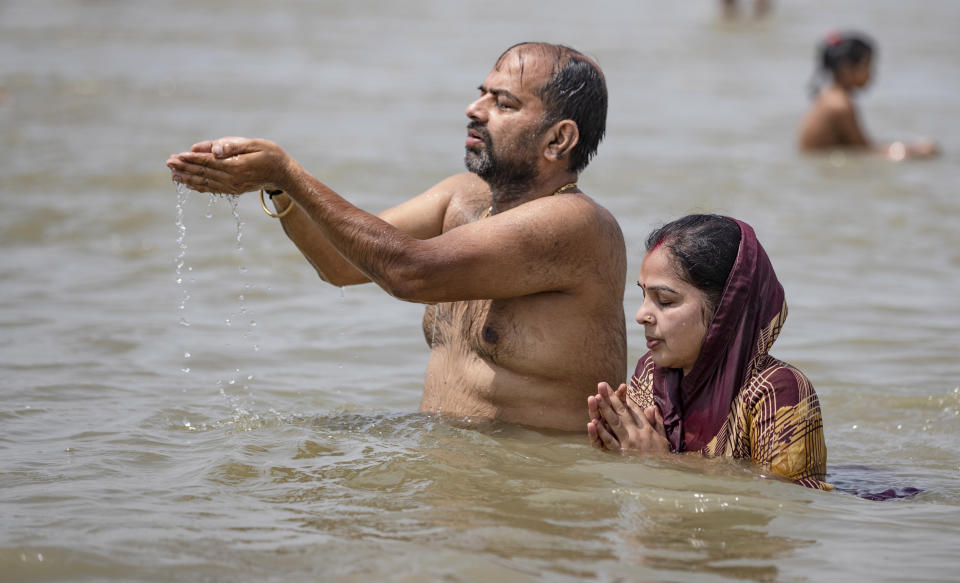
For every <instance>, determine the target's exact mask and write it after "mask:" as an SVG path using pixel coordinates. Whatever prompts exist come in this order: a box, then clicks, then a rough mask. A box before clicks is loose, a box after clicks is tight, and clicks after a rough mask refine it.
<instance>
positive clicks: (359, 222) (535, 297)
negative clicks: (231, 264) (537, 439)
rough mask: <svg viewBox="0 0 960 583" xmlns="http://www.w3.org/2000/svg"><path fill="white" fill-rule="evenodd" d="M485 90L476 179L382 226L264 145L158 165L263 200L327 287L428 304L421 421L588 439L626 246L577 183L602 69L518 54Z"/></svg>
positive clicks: (434, 193)
mask: <svg viewBox="0 0 960 583" xmlns="http://www.w3.org/2000/svg"><path fill="white" fill-rule="evenodd" d="M479 89H480V96H479V97H478V98H477V100H476V101H474V102H473V103H471V104H470V105H469V106H467V110H466V114H467V117H468V118H469V119H470V122H469V124H468V126H467V139H466V156H465V162H466V166H467V169H468V170H469V171H470V172H468V173H464V174H459V175H456V176H452V177H450V178H447V179H446V180H443V181H442V182H440V183H439V184H437V185H435V186H434V187H432V188H430V189H429V190H427V191H426V192H424V193H422V194H420V195H418V196H416V197H414V198H412V199H410V200H408V201H406V202H404V203H402V204H400V205H398V206H396V207H393V208H391V209H388V210H386V211H384V212H382V213H380V215H378V216H374V215H371V214H368V213H366V212H364V211H362V210H360V209H358V208H356V207H355V206H353V205H352V204H350V203H349V202H347V201H346V200H345V199H344V198H342V197H341V196H339V195H338V194H337V193H335V192H334V191H333V190H331V189H330V188H329V187H328V186H326V185H325V184H323V183H322V182H320V181H319V180H317V179H316V178H314V177H313V176H311V175H310V174H309V173H307V172H306V171H305V170H304V169H303V168H302V167H301V166H300V165H299V164H298V163H297V162H296V161H295V160H293V159H292V158H291V157H289V156H288V155H287V154H286V153H285V152H284V151H283V150H282V149H281V148H280V147H279V146H277V145H276V144H274V143H272V142H269V141H266V140H247V139H243V138H223V139H220V140H215V141H207V142H201V143H199V144H196V145H194V146H193V148H192V149H191V151H190V152H184V153H181V154H177V155H174V156H171V158H170V159H169V160H168V161H167V166H169V167H170V169H171V171H172V174H173V179H174V181H176V182H180V183H183V184H185V185H187V186H188V187H190V188H193V189H195V190H199V191H203V192H221V193H232V194H239V193H242V192H249V191H254V190H258V189H261V188H264V189H266V190H267V191H268V192H270V193H271V198H272V199H273V203H274V205H275V207H276V210H277V215H283V218H282V219H281V221H282V224H283V228H284V231H285V232H286V233H287V235H288V236H289V237H290V239H291V240H293V242H294V243H295V244H296V245H297V247H298V248H299V249H300V250H301V252H302V253H303V254H304V256H305V257H306V258H307V260H308V261H309V262H310V263H311V264H312V265H313V266H314V268H316V270H317V272H318V273H319V274H320V277H321V278H322V279H323V280H324V281H327V282H329V283H331V284H333V285H337V286H341V285H349V284H357V283H363V282H368V281H372V282H374V283H376V284H377V285H379V286H380V287H382V288H383V289H384V290H385V291H386V292H387V293H389V294H390V295H392V296H394V297H396V298H398V299H401V300H405V301H410V302H420V303H424V304H429V305H428V306H427V308H426V313H425V314H424V320H423V330H424V335H425V336H426V340H427V343H428V344H429V346H430V348H431V353H430V360H429V363H428V364H427V371H426V379H425V381H424V388H423V399H422V401H421V404H420V409H421V410H422V411H428V412H435V413H442V414H444V415H449V416H454V417H470V418H472V419H495V420H500V421H505V422H509V423H519V424H523V425H529V426H533V427H539V428H547V429H561V430H569V431H582V429H583V426H584V424H585V423H586V421H587V417H586V413H585V408H584V406H583V403H584V402H585V401H586V398H587V396H588V395H591V394H593V392H594V391H595V388H596V386H597V383H598V382H599V381H607V380H609V379H613V380H614V381H615V384H619V383H620V382H623V380H624V377H625V372H626V332H625V325H624V315H623V292H624V285H625V281H626V249H625V246H624V241H623V235H622V233H621V231H620V227H619V226H618V225H617V222H616V220H615V219H614V218H613V216H612V215H611V214H610V213H609V212H608V211H607V210H606V209H604V208H603V207H601V206H600V205H598V204H597V203H596V202H594V201H593V200H592V199H590V198H589V197H587V196H586V195H585V194H583V192H582V191H581V190H580V189H579V188H578V187H577V184H576V181H577V176H578V174H579V173H580V171H582V170H583V168H585V167H586V165H587V163H588V162H589V160H590V158H591V157H592V156H593V155H594V154H595V153H596V149H597V145H598V144H599V142H600V140H601V139H602V137H603V134H604V131H605V125H606V112H607V91H606V84H605V81H604V77H603V73H602V72H601V71H600V68H599V67H598V66H597V64H596V63H594V62H593V61H592V60H590V59H589V58H587V57H585V56H584V55H582V54H581V53H579V52H577V51H575V50H573V49H570V48H568V47H564V46H558V45H550V44H544V43H522V44H519V45H516V46H514V47H511V48H510V49H508V50H507V51H506V52H504V53H503V54H502V55H501V56H500V58H499V59H498V60H497V63H496V65H495V66H494V68H493V71H491V72H490V74H489V75H488V76H487V78H486V80H485V81H484V82H483V84H482V85H481V86H480V88H479ZM277 191H282V192H279V193H278V192H277ZM261 196H262V192H261ZM264 208H265V209H266V207H264Z"/></svg>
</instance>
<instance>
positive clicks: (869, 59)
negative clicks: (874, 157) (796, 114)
mask: <svg viewBox="0 0 960 583" xmlns="http://www.w3.org/2000/svg"><path fill="white" fill-rule="evenodd" d="M818 54H819V67H818V69H817V72H816V73H815V80H814V82H813V95H814V103H813V107H812V108H811V109H810V112H809V113H808V114H807V117H806V119H804V121H803V125H802V127H801V129H800V148H801V149H802V150H805V151H808V152H812V151H817V150H827V149H832V148H854V149H860V150H864V151H874V152H878V153H880V154H883V155H885V156H887V157H888V158H890V159H891V160H903V159H904V158H911V157H923V156H932V155H935V154H936V153H937V147H936V145H935V144H934V143H933V142H931V141H929V140H921V141H917V142H915V143H905V142H893V143H892V144H878V143H875V142H873V141H871V140H870V139H869V138H868V137H867V136H866V135H865V134H864V132H863V130H862V129H861V128H860V123H859V122H858V121H857V110H856V107H855V105H854V103H853V94H854V92H855V91H857V90H859V89H862V88H863V87H865V86H866V85H867V84H868V83H869V82H870V77H871V74H872V69H871V67H872V65H873V55H874V50H873V44H872V43H871V42H870V40H869V39H868V38H867V37H865V36H863V35H860V34H857V33H847V34H840V33H831V34H829V35H827V38H826V39H825V40H824V41H823V42H822V43H821V45H820V48H819V49H818ZM820 79H822V80H824V81H825V84H824V86H823V87H821V85H820V83H818V82H817V81H818V80H820Z"/></svg>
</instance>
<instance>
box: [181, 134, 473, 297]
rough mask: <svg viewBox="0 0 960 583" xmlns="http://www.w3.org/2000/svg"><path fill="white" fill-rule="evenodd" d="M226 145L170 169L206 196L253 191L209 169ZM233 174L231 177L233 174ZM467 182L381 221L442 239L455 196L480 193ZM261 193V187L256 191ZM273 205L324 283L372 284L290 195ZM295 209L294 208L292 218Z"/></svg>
mask: <svg viewBox="0 0 960 583" xmlns="http://www.w3.org/2000/svg"><path fill="white" fill-rule="evenodd" d="M225 140H229V141H230V142H233V143H235V144H236V146H238V147H241V148H243V147H244V146H243V143H244V142H247V141H249V140H243V139H242V138H226V139H225ZM225 140H216V141H214V140H208V141H205V142H200V143H197V144H194V145H193V147H192V148H191V150H190V153H191V154H193V155H187V154H181V155H175V156H171V157H170V159H169V160H168V161H167V165H168V166H169V167H170V169H171V170H172V171H173V174H174V177H175V179H176V178H178V177H179V178H181V179H182V180H181V181H182V182H184V183H185V184H187V185H188V186H190V187H191V188H195V189H196V190H200V191H206V192H230V193H232V194H239V193H240V192H246V191H247V190H240V189H243V188H245V187H246V186H247V185H245V184H238V183H236V181H235V179H234V178H233V177H230V176H228V175H227V174H223V175H220V174H219V173H217V172H216V171H215V169H214V168H212V167H209V166H210V165H209V163H208V162H207V161H205V160H204V157H210V156H213V157H214V158H216V157H217V156H216V155H215V154H213V147H214V145H216V144H218V143H219V144H222V143H224V141H225ZM218 151H219V152H220V157H221V158H222V157H223V156H224V153H223V149H222V148H219V149H218ZM228 151H229V149H228ZM234 155H237V154H230V156H234ZM195 166H200V167H201V168H196V167H195ZM227 166H230V164H229V163H228V164H227ZM198 171H209V173H210V174H209V176H207V178H206V182H203V183H199V184H198V183H196V182H194V181H195V180H196V179H197V178H198V176H197V174H196V173H197V172H198ZM227 173H229V168H228V169H227ZM461 182H464V179H463V177H458V176H454V177H451V178H448V179H446V180H444V181H441V182H440V183H439V184H437V185H435V186H433V187H432V188H430V189H429V190H427V191H426V192H423V193H422V194H420V195H418V196H415V197H414V198H412V199H410V200H408V201H406V202H404V203H401V204H399V205H397V206H395V207H392V208H390V209H387V210H385V211H383V212H381V213H380V214H379V215H377V216H378V217H380V218H381V219H383V220H384V221H386V222H387V223H389V224H391V225H393V226H394V227H396V228H398V229H400V230H401V231H404V232H406V233H407V234H409V235H411V236H412V237H415V238H417V239H426V238H429V237H434V236H436V235H439V234H440V233H441V231H442V229H443V220H444V216H445V213H446V210H447V206H448V204H449V201H450V198H451V196H452V194H453V193H454V192H456V190H457V189H458V188H464V187H465V186H472V187H474V188H475V187H476V185H475V184H468V185H463V184H459V183H461ZM257 188H259V187H255V188H253V189H252V190H255V189H257ZM268 189H269V187H268ZM273 202H274V204H275V207H276V209H277V212H278V214H282V215H284V216H283V218H282V219H280V221H281V224H282V226H283V230H284V232H285V233H286V234H287V236H288V237H289V238H290V240H292V241H293V243H294V244H295V245H296V246H297V248H298V249H299V250H300V252H301V253H303V256H304V257H305V258H306V259H307V261H308V262H309V263H310V264H311V265H312V266H313V268H314V269H315V270H316V271H317V274H318V275H319V276H320V278H321V279H323V280H324V281H326V282H328V283H330V284H332V285H336V286H343V285H354V284H359V283H366V282H369V281H370V279H369V278H368V277H367V276H366V275H364V274H363V272H361V271H360V270H358V269H357V268H356V267H355V266H354V265H353V264H351V263H350V262H349V261H348V260H347V259H346V258H344V257H343V255H341V254H340V253H339V252H338V251H337V249H336V248H335V247H334V246H333V245H331V243H330V241H328V240H327V238H326V237H325V236H324V235H323V233H322V231H321V230H320V229H319V227H318V225H317V224H316V223H315V222H314V221H313V219H312V218H310V216H309V215H307V214H306V213H305V212H304V211H303V209H302V208H301V207H300V206H299V205H297V204H296V203H295V202H294V201H293V200H292V199H291V198H290V197H289V196H287V195H286V194H285V193H284V194H280V195H276V196H274V197H273ZM290 205H292V206H293V208H290V209H289V212H286V211H287V210H288V207H289V206H290Z"/></svg>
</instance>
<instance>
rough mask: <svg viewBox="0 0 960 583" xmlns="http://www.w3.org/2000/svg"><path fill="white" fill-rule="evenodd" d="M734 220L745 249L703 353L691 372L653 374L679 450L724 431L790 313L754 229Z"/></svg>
mask: <svg viewBox="0 0 960 583" xmlns="http://www.w3.org/2000/svg"><path fill="white" fill-rule="evenodd" d="M732 220H734V221H735V222H736V223H737V224H738V225H739V226H740V233H741V237H740V248H739V250H738V251H737V259H736V261H735V262H734V264H733V268H732V269H731V270H730V275H729V276H728V277H727V281H726V284H724V289H723V296H722V297H721V299H720V302H719V304H718V305H717V310H716V313H715V314H714V316H713V320H712V321H711V323H710V326H709V328H707V334H706V336H705V337H704V341H703V346H702V347H701V348H700V356H698V357H697V361H696V362H695V363H694V365H693V368H692V369H690V374H689V375H687V376H684V375H683V371H682V370H681V369H670V368H661V367H656V368H655V369H654V373H653V391H652V392H653V399H654V402H655V403H656V404H657V406H658V407H659V408H660V411H661V412H662V413H663V421H664V426H665V427H666V430H667V438H668V439H669V440H670V445H671V447H672V448H673V450H674V451H676V452H681V451H699V450H701V449H703V448H704V447H705V446H706V445H707V444H708V443H710V440H711V439H713V437H714V436H715V435H716V434H717V433H718V432H719V431H720V429H721V428H722V426H723V424H724V422H725V421H726V419H727V416H728V415H729V414H730V407H731V404H732V403H733V400H734V398H735V397H736V396H737V393H739V392H740V390H741V389H742V388H743V386H744V384H745V382H747V381H749V379H750V377H751V376H752V373H753V372H754V369H755V368H756V365H757V362H758V360H759V359H760V357H762V356H763V355H765V354H766V353H767V352H768V351H769V350H770V347H771V346H772V345H773V342H774V341H775V340H776V338H777V335H779V333H780V328H781V327H782V325H783V322H784V320H786V317H787V304H786V302H785V301H784V294H783V286H781V285H780V282H779V281H778V280H777V275H776V273H774V271H773V265H771V264H770V259H769V258H768V257H767V254H766V252H765V251H764V250H763V247H762V246H761V245H760V242H759V241H757V237H756V234H755V233H754V232H753V228H751V227H750V225H748V224H746V223H744V222H742V221H738V220H736V219H732ZM641 361H642V359H641ZM639 372H640V371H639V370H638V371H637V373H638V374H639Z"/></svg>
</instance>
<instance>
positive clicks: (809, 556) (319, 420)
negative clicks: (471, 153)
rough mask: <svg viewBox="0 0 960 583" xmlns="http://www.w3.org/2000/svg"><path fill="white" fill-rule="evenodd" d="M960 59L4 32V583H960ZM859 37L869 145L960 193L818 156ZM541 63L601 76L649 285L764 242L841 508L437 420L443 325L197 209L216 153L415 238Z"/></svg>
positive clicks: (666, 24) (611, 185)
mask: <svg viewBox="0 0 960 583" xmlns="http://www.w3.org/2000/svg"><path fill="white" fill-rule="evenodd" d="M958 22H960V4H957V3H956V2H954V1H953V0H929V1H926V2H922V3H904V2H894V1H893V0H857V1H852V0H851V1H848V2H843V3H838V2H833V1H828V0H816V1H814V0H811V1H797V2H790V3H787V2H781V3H776V4H775V8H774V12H773V14H772V15H771V17H770V18H768V19H767V20H765V21H763V22H756V21H754V20H753V19H751V18H742V19H740V20H738V21H734V22H725V21H722V20H721V19H720V18H719V17H718V9H717V5H716V4H715V3H712V2H707V1H705V0H704V1H701V2H693V1H688V2H672V3H667V2H653V1H650V0H645V1H636V0H621V1H611V2H603V3H598V4H596V5H585V4H583V3H575V2H570V1H567V0H561V1H558V2H549V3H548V2H540V1H535V2H529V3H520V2H504V1H501V0H493V1H491V2H485V3H472V4H467V3H463V4H461V3H456V2H442V1H439V0H435V1H430V0H411V1H409V2H386V1H372V2H348V1H346V0H343V1H327V2H323V3H315V2H307V1H299V2H279V3H266V2H252V1H237V2H229V3H228V2H218V1H214V0H192V1H190V2H186V1H170V2H147V1H145V0H143V1H128V2H117V1H108V0H101V1H96V0H86V1H80V0H75V1H67V0H50V1H34V0H4V1H3V2H0V144H2V147H3V154H2V156H0V195H2V196H0V211H2V212H0V242H2V245H3V253H2V255H0V281H2V285H3V288H2V289H3V294H2V296H0V327H2V330H3V335H2V337H0V374H2V378H3V383H2V385H0V523H2V528H0V580H3V581H281V580H282V581H314V580H316V581H369V580H385V581H437V580H443V581H491V580H497V581H545V580H549V581H578V580H584V579H588V580H590V579H593V580H600V581H626V580H644V581H733V580H745V581H820V580H834V581H839V580H843V581H871V582H873V581H902V580H916V581H948V580H955V578H956V572H957V568H958V567H960V559H958V556H960V555H958V552H957V549H958V548H960V303H958V297H960V229H958V227H957V225H958V222H960V196H958V192H957V186H956V184H957V176H958V172H957V169H958V167H960V166H958V163H957V162H958V158H960V138H958V136H960V100H958V99H957V95H960V75H958V74H957V72H958V66H957V58H956V57H957V55H958V54H960V37H958V35H957V34H956V26H957V23H958ZM852 25H853V26H858V27H861V28H863V29H865V30H867V31H869V32H870V33H872V34H873V35H874V36H875V37H876V38H877V39H878V40H879V43H880V52H879V62H878V69H877V75H876V83H875V86H874V87H873V88H872V89H871V90H870V91H868V92H867V93H865V94H864V95H863V96H862V98H861V99H860V104H861V107H862V115H863V119H864V122H865V124H866V126H867V129H868V131H870V132H871V134H872V135H874V136H877V137H878V138H881V139H896V138H910V137H918V136H930V137H933V138H935V139H937V140H938V141H939V143H940V144H941V146H942V147H943V150H944V153H945V154H944V156H942V157H941V158H939V159H936V160H930V161H915V162H907V163H901V164H895V163H889V162H886V161H883V160H880V159H877V158H871V157H855V156H842V155H834V156H824V157H801V156H798V155H797V153H796V152H795V149H794V146H793V144H794V139H795V130H796V127H797V125H798V123H799V120H800V117H801V115H802V114H803V112H804V110H805V108H806V107H807V105H808V101H807V94H806V82H807V80H808V79H809V77H810V74H811V72H812V68H813V44H814V41H815V40H816V39H817V38H818V37H819V36H821V35H822V34H823V33H824V32H825V31H826V30H827V29H829V28H833V27H847V26H852ZM520 40H551V41H557V42H564V43H567V44H570V45H572V46H575V47H578V48H580V49H582V50H584V51H586V52H588V53H589V54H591V55H593V56H594V57H596V58H597V60H598V61H599V62H600V64H601V65H602V66H603V67H604V70H605V72H606V74H607V77H608V83H609V89H610V95H611V105H610V116H609V123H608V138H607V140H606V141H605V142H604V143H603V144H602V145H601V147H600V153H599V156H598V158H597V159H596V160H595V162H594V163H593V164H592V165H591V167H590V168H588V169H587V171H586V173H585V174H584V175H583V176H582V179H581V186H582V187H583V189H584V190H585V191H586V192H587V193H589V194H591V195H592V196H594V197H595V198H596V199H597V200H599V201H600V202H601V203H602V204H604V205H606V206H607V207H608V208H610V209H611V210H612V211H613V212H614V214H615V215H616V216H617V217H618V219H619V220H620V222H621V224H622V226H623V229H624V232H625V235H626V238H627V243H628V246H629V254H630V259H631V263H630V266H629V269H630V274H629V277H630V278H631V279H632V278H633V277H635V276H636V273H637V272H638V270H639V262H640V259H641V249H642V241H643V239H644V237H645V235H646V233H647V232H648V231H649V230H650V229H651V227H653V226H655V225H656V224H659V223H661V222H663V221H665V220H668V219H671V218H674V217H676V216H679V215H680V214H684V213H687V212H691V211H713V212H720V213H726V214H730V215H733V216H736V217H738V218H741V219H744V220H746V221H748V222H750V223H751V224H752V225H753V226H754V228H755V229H756V231H757V233H758V235H759V237H760V240H761V241H762V242H763V243H764V245H765V246H766V248H767V250H768V252H769V254H770V256H771V258H772V260H773V263H774V265H775V266H776V268H777V271H778V274H779V275H780V278H781V280H782V282H783V284H784V287H785V289H786V290H787V299H788V301H789V303H790V318H789V320H788V321H787V325H786V328H785V329H784V332H783V334H782V335H781V338H780V340H779V342H778V343H777V345H776V347H775V349H774V351H773V352H774V354H775V355H776V356H778V357H780V358H782V359H784V360H787V361H789V362H792V363H794V364H795V365H797V366H798V367H800V368H801V369H802V370H804V371H805V372H806V373H807V375H808V376H809V377H810V378H811V379H812V381H813V383H814V385H815V386H816V387H817V390H818V392H819V394H820V398H821V402H822V406H823V411H824V422H825V427H826V438H827V445H828V448H829V472H830V475H829V479H830V480H832V481H833V482H834V483H836V484H837V485H838V486H841V487H842V490H843V491H837V492H830V493H826V492H816V491H810V490H807V489H804V488H800V487H796V486H793V485H790V484H784V483H781V482H777V481H774V480H769V479H764V477H762V476H761V475H759V474H758V473H757V472H755V471H754V470H752V469H750V468H747V467H745V466H741V465H737V464H732V463H723V462H720V463H712V464H703V463H699V464H697V463H692V462H687V461H686V460H677V461H650V460H643V459H632V458H623V457H621V456H618V455H612V454H604V453H601V452H597V451H595V450H593V449H591V448H590V447H589V445H588V443H587V439H586V437H585V436H584V435H567V434H551V433H540V432H534V431H530V430H527V429H524V428H519V427H511V426H505V425H497V424H492V425H481V426H475V425H474V426H471V425H461V424H457V423H450V422H447V421H443V420H440V419H436V418H433V417H429V416H426V415H422V414H420V413H418V412H417V406H418V403H419V398H420V391H421V387H422V375H423V371H424V368H425V365H426V360H427V349H426V345H425V343H424V341H423V338H422V334H421V331H420V317H421V313H422V308H421V307H420V306H417V305H413V304H404V303H401V302H398V301H396V300H394V299H392V298H390V297H388V296H387V295H386V294H384V293H383V292H382V291H380V290H379V289H377V288H375V287H373V286H360V287H353V288H348V289H346V290H341V289H338V288H332V287H329V286H326V285H325V284H323V283H322V282H320V281H319V280H318V279H317V278H316V276H315V275H314V274H313V273H312V271H311V269H310V268H309V267H308V265H307V264H306V262H305V261H304V260H303V259H302V257H301V256H300V255H299V254H298V252H297V251H296V250H295V249H294V247H293V246H292V244H290V243H289V241H288V240H287V239H286V238H285V237H284V235H283V233H282V232H281V230H280V228H279V225H278V224H277V222H276V221H275V220H273V219H269V218H268V217H266V216H265V215H263V213H262V212H261V211H260V209H259V204H258V202H257V200H256V197H255V196H245V197H242V198H240V199H229V198H216V197H212V196H210V195H202V194H198V193H187V194H183V195H178V193H177V190H176V188H175V187H174V185H173V184H171V183H170V181H169V175H168V173H167V171H166V169H165V167H164V165H163V162H164V160H165V159H166V157H167V156H168V155H169V154H171V153H173V152H177V151H181V150H184V149H186V148H187V147H189V145H190V144H191V143H193V142H195V141H199V140H201V139H205V138H211V137H218V136H222V135H249V136H262V137H268V138H271V139H274V140H276V141H277V142H279V143H280V144H281V145H283V146H284V147H285V148H286V149H287V150H288V151H289V152H290V153H291V154H293V155H294V156H295V157H296V158H297V159H298V160H299V161H300V162H301V163H302V164H303V165H304V166H305V167H307V168H308V169H310V170H311V171H313V172H314V173H316V174H317V175H318V176H319V177H321V178H322V179H323V180H325V181H326V182H327V183H328V184H330V185H331V186H333V187H334V188H336V189H338V190H339V191H340V192H341V193H343V194H344V195H346V196H347V197H348V198H349V199H350V200H352V201H354V202H355V203H356V204H357V205H358V206H361V207H362V208H365V209H368V210H370V211H373V212H376V211H379V210H382V209H383V208H385V207H387V206H389V205H392V204H395V203H397V202H399V201H401V200H404V199H405V198H407V197H409V196H411V195H413V194H415V193H417V192H420V191H421V190H423V189H425V188H427V187H428V186H430V185H431V184H433V183H434V182H436V181H438V180H440V179H441V178H443V177H444V176H446V175H449V174H452V173H455V172H458V171H460V169H461V168H462V147H463V146H462V144H463V139H464V135H465V130H464V126H465V123H466V118H465V116H464V115H463V109H464V107H465V106H466V104H467V103H468V102H469V101H470V100H471V99H472V98H473V96H474V95H475V94H476V89H475V88H476V86H477V85H478V84H479V83H480V82H481V81H482V80H483V78H484V76H485V75H486V73H487V72H488V70H489V68H490V66H491V65H492V63H493V61H494V59H495V58H496V56H497V55H498V54H499V53H500V51H501V50H503V49H504V48H506V47H507V46H509V45H511V44H513V43H514V42H517V41H520ZM178 280H179V281H178ZM640 300H641V298H640V295H639V293H638V290H636V288H635V287H632V286H631V287H629V288H628V290H627V293H626V299H625V305H624V308H625V311H626V314H627V317H628V330H629V337H628V343H629V347H630V350H629V358H630V362H631V363H633V362H635V361H636V359H637V357H639V356H640V354H641V352H642V351H643V337H642V329H641V328H640V327H639V326H638V325H636V324H634V323H633V321H632V316H633V313H634V312H635V310H636V308H637V306H638V305H639V303H640ZM910 488H916V489H918V490H920V492H919V493H918V494H915V495H913V496H909V497H905V498H898V499H894V500H889V501H885V502H877V501H873V500H868V499H866V498H864V497H858V496H856V495H854V494H852V493H851V492H860V493H861V494H863V495H865V496H867V497H869V496H870V495H872V494H876V493H881V492H883V491H885V490H887V489H892V490H893V491H894V492H895V493H901V494H902V493H907V492H910V491H911V490H909V489H910Z"/></svg>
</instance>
